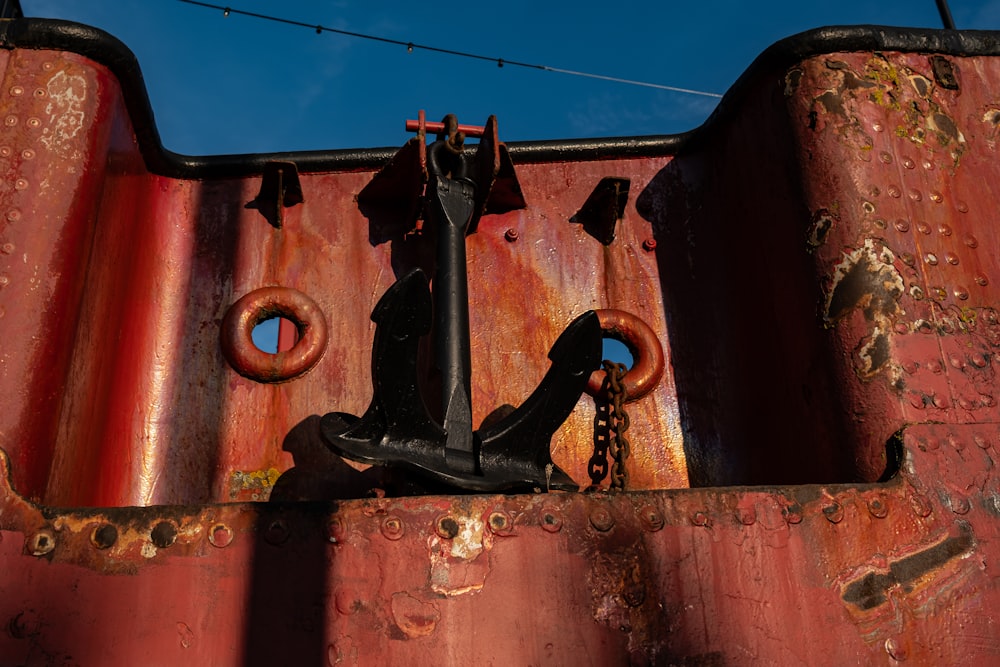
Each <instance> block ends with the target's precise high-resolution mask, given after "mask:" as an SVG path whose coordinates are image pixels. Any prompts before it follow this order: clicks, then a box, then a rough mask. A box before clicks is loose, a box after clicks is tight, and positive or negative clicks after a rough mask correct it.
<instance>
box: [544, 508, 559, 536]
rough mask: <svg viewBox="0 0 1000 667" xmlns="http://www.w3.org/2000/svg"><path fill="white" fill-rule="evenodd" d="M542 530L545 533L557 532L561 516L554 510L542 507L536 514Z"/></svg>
mask: <svg viewBox="0 0 1000 667" xmlns="http://www.w3.org/2000/svg"><path fill="white" fill-rule="evenodd" d="M538 520H539V523H540V524H541V526H542V530H544V531H545V532H547V533H558V532H559V531H560V530H562V518H561V517H560V516H559V514H558V513H557V512H556V511H555V510H551V509H544V510H542V513H541V514H540V515H539V516H538Z"/></svg>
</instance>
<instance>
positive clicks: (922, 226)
mask: <svg viewBox="0 0 1000 667" xmlns="http://www.w3.org/2000/svg"><path fill="white" fill-rule="evenodd" d="M917 231H918V232H920V233H921V234H930V233H931V226H930V225H928V224H927V223H926V222H918V223H917Z"/></svg>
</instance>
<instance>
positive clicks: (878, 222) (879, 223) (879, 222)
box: [875, 218, 886, 229]
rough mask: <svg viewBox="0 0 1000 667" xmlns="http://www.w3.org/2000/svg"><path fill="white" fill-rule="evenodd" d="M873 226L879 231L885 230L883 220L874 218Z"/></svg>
mask: <svg viewBox="0 0 1000 667" xmlns="http://www.w3.org/2000/svg"><path fill="white" fill-rule="evenodd" d="M875 226H876V227H878V228H879V229H885V228H886V224H885V220H883V219H882V218H875Z"/></svg>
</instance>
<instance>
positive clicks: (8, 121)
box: [3, 116, 17, 127]
mask: <svg viewBox="0 0 1000 667" xmlns="http://www.w3.org/2000/svg"><path fill="white" fill-rule="evenodd" d="M3 124H4V125H6V126H7V127H14V126H15V125H17V116H7V117H6V118H4V120H3Z"/></svg>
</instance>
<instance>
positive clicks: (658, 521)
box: [639, 505, 664, 533]
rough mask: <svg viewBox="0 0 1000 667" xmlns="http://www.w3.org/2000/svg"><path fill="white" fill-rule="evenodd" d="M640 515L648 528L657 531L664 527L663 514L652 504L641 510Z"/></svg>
mask: <svg viewBox="0 0 1000 667" xmlns="http://www.w3.org/2000/svg"><path fill="white" fill-rule="evenodd" d="M639 516H640V517H641V518H642V523H643V525H644V526H646V530H648V531H650V532H653V533H655V532H656V531H658V530H660V529H661V528H663V524H664V521H663V515H662V514H660V511H659V510H658V509H656V508H655V507H653V506H652V505H646V506H645V507H643V508H642V509H641V510H639Z"/></svg>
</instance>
